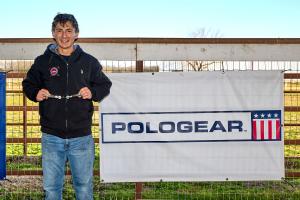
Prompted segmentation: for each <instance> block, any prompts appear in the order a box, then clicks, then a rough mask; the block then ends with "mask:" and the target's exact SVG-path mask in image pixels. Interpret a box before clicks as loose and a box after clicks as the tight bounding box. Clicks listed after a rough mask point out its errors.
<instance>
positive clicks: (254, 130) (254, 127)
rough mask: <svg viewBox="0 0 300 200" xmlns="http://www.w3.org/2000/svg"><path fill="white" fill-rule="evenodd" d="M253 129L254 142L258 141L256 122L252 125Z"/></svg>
mask: <svg viewBox="0 0 300 200" xmlns="http://www.w3.org/2000/svg"><path fill="white" fill-rule="evenodd" d="M252 125H253V127H252V139H253V140H257V135H256V134H257V133H256V121H254V120H253V123H252Z"/></svg>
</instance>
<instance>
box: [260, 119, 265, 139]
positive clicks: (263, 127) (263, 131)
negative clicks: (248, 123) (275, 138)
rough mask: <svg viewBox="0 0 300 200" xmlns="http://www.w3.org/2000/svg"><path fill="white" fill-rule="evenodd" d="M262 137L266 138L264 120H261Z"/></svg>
mask: <svg viewBox="0 0 300 200" xmlns="http://www.w3.org/2000/svg"><path fill="white" fill-rule="evenodd" d="M260 139H261V140H264V139H265V123H264V120H261V121H260Z"/></svg>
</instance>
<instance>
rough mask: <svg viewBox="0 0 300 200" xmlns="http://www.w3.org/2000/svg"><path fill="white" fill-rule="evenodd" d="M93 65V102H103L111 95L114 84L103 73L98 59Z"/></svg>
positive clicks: (91, 83) (91, 82) (91, 84)
mask: <svg viewBox="0 0 300 200" xmlns="http://www.w3.org/2000/svg"><path fill="white" fill-rule="evenodd" d="M91 65H92V66H91V69H92V70H91V78H90V86H91V88H90V90H91V92H92V100H93V101H102V100H103V99H104V97H106V96H107V95H108V94H109V92H110V88H111V85H112V82H111V81H110V80H109V78H108V77H107V76H106V75H105V74H104V73H103V71H102V66H101V65H100V63H99V61H98V60H97V59H93V61H92V63H91Z"/></svg>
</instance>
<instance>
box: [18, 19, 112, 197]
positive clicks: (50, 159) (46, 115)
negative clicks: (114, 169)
mask: <svg viewBox="0 0 300 200" xmlns="http://www.w3.org/2000/svg"><path fill="white" fill-rule="evenodd" d="M78 34H79V28H78V23H77V20H76V19H75V17H74V16H73V15H71V14H57V15H56V16H55V17H54V20H53V22H52V35H53V39H54V41H55V43H54V44H50V45H49V46H48V47H47V49H46V51H45V53H44V54H43V55H40V56H38V57H37V58H36V59H35V61H34V63H33V65H32V66H31V68H30V70H29V71H28V73H27V76H26V78H25V79H24V81H23V83H22V84H23V91H24V93H25V94H26V96H27V97H28V98H29V99H30V100H32V101H34V102H39V114H40V124H41V131H42V165H43V186H44V190H45V195H46V199H51V200H52V199H62V190H63V183H64V174H65V165H66V162H67V161H68V162H69V164H70V168H71V172H72V179H73V186H74V189H75V193H76V199H84V200H88V199H93V164H94V140H93V138H92V134H91V133H92V132H91V125H92V115H93V108H94V107H93V104H92V101H101V100H102V99H103V98H104V97H106V96H107V95H108V94H109V92H110V87H111V85H112V83H111V81H110V80H109V79H108V78H107V76H106V75H105V74H104V73H103V72H102V66H101V65H100V63H99V62H98V60H97V59H96V58H94V57H93V56H91V55H89V54H87V53H85V52H84V51H83V50H82V49H81V48H80V46H79V45H75V44H74V42H75V41H76V40H77V38H78Z"/></svg>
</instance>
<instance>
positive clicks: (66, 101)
mask: <svg viewBox="0 0 300 200" xmlns="http://www.w3.org/2000/svg"><path fill="white" fill-rule="evenodd" d="M65 62H66V61H65ZM66 66H67V87H66V95H68V88H69V63H68V62H66ZM67 104H68V99H67V98H66V100H65V112H66V130H68V106H67Z"/></svg>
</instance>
